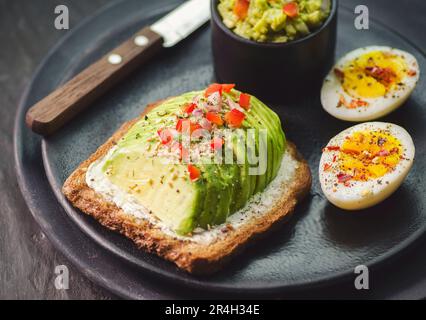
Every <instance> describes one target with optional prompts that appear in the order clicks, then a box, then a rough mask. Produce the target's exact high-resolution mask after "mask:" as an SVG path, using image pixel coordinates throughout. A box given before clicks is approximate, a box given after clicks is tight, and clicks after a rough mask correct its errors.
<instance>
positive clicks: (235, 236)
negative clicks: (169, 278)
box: [63, 100, 311, 274]
mask: <svg viewBox="0 0 426 320" xmlns="http://www.w3.org/2000/svg"><path fill="white" fill-rule="evenodd" d="M163 101H164V100H162V101H158V102H156V103H153V104H150V105H148V106H147V108H146V109H145V111H144V112H143V113H142V114H141V115H140V117H139V118H136V119H134V120H131V121H129V122H126V123H124V124H123V125H122V126H121V128H120V129H118V130H117V131H116V132H115V133H114V134H113V136H112V137H111V138H109V139H108V141H106V142H105V144H103V145H102V146H100V147H99V148H98V150H97V151H96V152H95V153H94V154H92V155H91V156H90V157H89V159H87V160H86V161H84V162H83V163H81V164H80V166H79V167H78V168H77V169H76V170H75V171H74V172H73V173H72V174H71V175H70V176H69V177H68V179H67V180H66V181H65V183H64V186H63V193H64V194H65V196H66V197H67V198H68V200H69V201H70V202H71V203H72V204H73V206H74V207H76V208H78V209H80V210H81V211H83V212H84V213H86V214H88V215H91V216H92V217H94V218H95V219H96V220H98V221H99V222H100V223H101V224H102V225H104V226H105V227H107V228H109V229H111V230H114V231H118V232H120V233H122V234H123V235H125V236H126V237H128V238H130V239H131V240H132V241H133V242H134V243H135V244H136V245H137V246H138V247H139V248H141V249H144V250H146V251H148V252H151V253H155V254H157V255H158V256H160V257H162V258H164V259H167V260H169V261H171V262H173V263H175V264H176V265H177V266H178V267H179V268H180V269H183V270H185V271H187V272H190V273H193V274H210V273H213V272H216V271H218V270H219V269H220V268H221V267H222V266H223V265H224V264H225V263H226V262H227V261H229V260H230V258H231V257H232V256H234V255H235V254H237V253H239V252H241V251H242V250H243V248H244V247H246V245H247V244H248V243H249V242H252V241H253V240H254V239H255V238H258V236H260V235H262V234H264V233H266V232H267V231H269V230H270V229H272V227H273V226H276V225H278V224H279V223H280V222H283V221H286V220H287V218H288V217H290V215H291V213H292V212H293V210H294V207H295V206H296V204H297V203H298V202H299V201H300V200H301V199H302V198H303V197H304V196H305V195H306V194H307V193H308V192H309V189H310V187H311V173H310V170H309V167H308V165H307V163H306V161H305V160H304V159H303V158H302V157H301V155H300V154H299V153H298V152H297V150H296V147H295V146H294V144H292V143H288V147H287V151H286V152H288V157H290V158H291V159H292V160H293V163H294V164H296V165H295V166H294V168H293V172H292V173H291V177H290V178H289V179H287V180H286V181H285V183H284V182H283V183H280V185H278V186H275V187H278V188H279V192H278V193H277V192H275V193H274V194H277V195H278V196H274V197H273V199H272V203H271V204H270V205H269V206H268V209H267V210H263V212H260V213H259V212H257V213H256V214H253V215H251V216H250V217H249V218H247V219H245V220H244V222H243V223H242V224H239V225H238V227H236V228H234V227H232V225H230V224H225V226H222V227H221V228H222V229H221V232H220V234H221V236H220V237H216V238H215V240H213V241H212V242H209V243H200V242H194V241H191V240H188V239H187V238H182V237H179V236H177V237H174V236H172V235H170V234H169V233H166V232H164V231H163V230H162V229H161V228H159V227H158V226H156V225H154V224H152V223H151V222H149V221H148V220H144V219H137V218H135V217H134V216H131V215H129V214H127V213H125V212H124V211H123V210H122V209H120V208H119V207H117V206H116V205H115V204H114V203H112V202H110V201H108V200H106V199H105V198H103V196H102V195H101V194H99V193H97V192H96V191H94V190H93V189H91V188H90V187H89V186H88V185H87V183H86V172H87V170H88V168H89V166H90V164H91V163H93V162H95V161H97V160H98V159H101V158H103V157H104V156H105V155H106V154H107V153H108V151H109V150H110V149H111V148H112V147H113V146H114V145H115V144H116V143H117V141H118V140H119V139H120V138H121V137H122V136H123V135H124V134H125V133H126V132H127V131H128V130H129V128H131V127H132V125H133V124H134V123H136V122H137V121H138V120H139V119H140V118H141V117H143V116H144V115H145V114H146V113H148V112H149V111H151V110H152V109H153V108H155V107H156V106H158V105H159V104H161V103H162V102H163ZM272 183H274V181H273V182H271V184H272ZM263 192H268V189H265V190H264V191H263ZM231 217H232V216H231Z"/></svg>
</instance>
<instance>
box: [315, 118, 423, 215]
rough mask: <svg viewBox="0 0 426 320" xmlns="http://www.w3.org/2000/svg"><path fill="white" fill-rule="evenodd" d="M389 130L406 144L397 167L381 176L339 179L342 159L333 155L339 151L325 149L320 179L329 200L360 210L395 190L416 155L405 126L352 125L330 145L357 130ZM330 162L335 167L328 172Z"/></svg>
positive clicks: (369, 123)
mask: <svg viewBox="0 0 426 320" xmlns="http://www.w3.org/2000/svg"><path fill="white" fill-rule="evenodd" d="M364 130H367V131H368V130H372V131H377V130H388V132H389V133H390V134H391V135H392V136H394V137H395V138H397V139H398V140H399V141H400V142H401V144H402V156H403V157H404V158H405V159H401V160H400V161H399V162H398V164H397V165H396V167H395V169H394V170H393V171H392V172H390V173H387V174H385V175H384V176H382V177H379V178H377V179H370V180H368V181H355V180H354V181H352V180H351V181H350V186H345V185H344V184H343V183H338V182H337V174H338V173H339V172H340V170H339V162H338V161H335V162H333V157H334V156H335V155H338V154H339V151H326V152H323V154H322V156H321V160H320V164H319V180H320V183H321V189H322V191H323V193H324V195H325V196H326V197H327V199H328V200H329V201H330V202H331V203H333V204H334V205H336V206H337V207H339V208H342V209H346V210H359V209H365V208H368V207H371V206H374V205H376V204H378V203H380V202H382V201H383V200H384V199H386V198H387V197H389V196H390V195H391V194H392V193H393V192H395V191H396V190H397V189H398V188H399V186H400V185H401V184H402V182H403V181H404V179H405V177H406V176H407V174H408V172H409V171H410V169H411V167H412V165H413V160H414V154H415V147H414V143H413V140H412V138H411V136H410V134H409V133H408V132H407V131H406V130H405V129H404V128H402V127H400V126H397V125H395V124H392V123H384V122H366V123H362V124H358V125H355V126H353V127H350V128H348V129H346V130H344V131H342V132H340V133H339V134H338V135H337V136H335V137H334V138H332V139H331V140H330V141H329V142H328V144H327V146H342V144H343V142H344V140H345V137H347V136H350V135H352V134H353V133H355V132H357V131H364ZM326 163H327V164H330V165H331V168H330V169H329V170H327V171H324V165H325V164H326Z"/></svg>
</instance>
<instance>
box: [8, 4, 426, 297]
mask: <svg viewBox="0 0 426 320" xmlns="http://www.w3.org/2000/svg"><path fill="white" fill-rule="evenodd" d="M111 1H113V0H91V1H84V0H61V1H55V0H38V1H37V4H36V3H35V2H28V1H25V0H15V1H9V0H0V43H1V46H0V48H1V49H0V92H1V94H0V150H1V152H0V153H1V156H0V298H3V299H16V298H18V299H19V298H21V299H93V298H96V299H109V298H114V297H113V296H112V295H110V294H109V293H107V292H105V291H104V290H103V289H100V288H99V287H97V286H96V285H94V284H92V283H91V282H90V281H88V280H86V279H85V278H84V277H82V276H81V275H80V274H79V273H78V272H77V271H76V270H75V269H74V268H73V267H72V266H71V265H70V263H68V262H67V261H66V259H64V258H63V256H62V255H61V254H60V253H59V252H57V251H56V250H55V249H54V248H53V247H52V245H51V244H50V243H49V241H48V240H47V239H46V238H45V237H44V236H43V234H42V233H41V232H40V229H39V228H38V226H37V225H36V224H35V222H34V221H33V220H32V217H31V215H30V213H29V212H28V209H27V208H26V204H25V203H24V201H23V199H22V197H21V195H20V191H19V188H18V186H17V183H16V178H15V171H14V163H13V156H12V153H13V150H12V127H13V119H14V114H15V110H16V106H17V103H18V100H19V97H20V95H21V93H22V91H23V89H24V87H25V84H26V83H27V82H28V81H29V78H30V76H31V74H32V73H33V72H34V70H35V68H36V67H37V65H38V64H39V62H40V61H41V59H42V58H43V57H44V55H45V54H46V53H47V51H48V50H49V48H51V47H52V45H54V44H55V43H56V42H57V40H58V39H59V38H60V37H62V36H64V35H65V34H66V31H57V30H56V29H55V28H54V27H53V20H54V13H53V10H54V7H55V6H56V5H59V4H65V5H67V6H68V8H69V9H70V26H71V28H72V27H74V26H75V25H76V24H77V23H78V22H79V21H81V20H82V19H84V18H85V17H87V16H90V14H92V13H93V12H95V11H96V10H98V9H99V8H101V6H104V5H106V4H108V3H109V2H111ZM359 3H360V2H359V1H357V0H346V1H345V0H342V1H341V5H343V6H346V7H353V6H354V5H355V4H359ZM363 3H365V4H368V6H369V8H370V14H371V15H372V16H374V18H375V19H376V20H379V21H381V22H383V23H384V24H386V25H390V26H392V28H393V29H395V30H398V31H399V32H400V33H401V34H404V35H405V36H406V37H408V38H409V39H411V41H412V42H413V43H415V44H416V45H417V46H418V47H419V48H420V49H421V50H423V52H425V51H426V35H425V33H424V32H421V31H420V30H423V29H424V27H425V22H424V15H423V14H422V13H424V12H426V2H425V1H423V0H411V1H405V2H404V5H403V6H404V8H403V10H401V9H402V8H401V2H390V1H386V0H369V1H363ZM141 5H143V4H141ZM419 13H420V14H419ZM425 246H426V241H422V242H421V243H419V244H418V245H417V246H416V247H415V248H413V249H412V250H410V252H408V253H407V254H406V255H404V256H403V257H401V258H400V259H399V260H397V261H396V262H395V261H394V264H396V265H393V266H389V267H386V268H384V269H382V272H381V274H380V275H378V277H377V278H375V281H374V282H373V283H372V285H373V286H372V287H373V288H372V290H371V292H370V293H369V294H367V295H366V296H365V297H371V298H374V297H389V298H424V297H426V277H425V274H424V270H426V257H424V258H423V257H421V256H422V255H423V254H422V255H420V254H419V253H420V252H421V253H423V252H424V247H425ZM423 256H424V255H423ZM60 264H66V265H67V266H68V267H69V269H70V276H71V279H70V289H69V290H66V291H64V290H62V291H61V290H56V289H55V287H54V276H55V275H54V267H55V266H56V265H60ZM375 284H377V286H375ZM329 296H331V297H333V294H332V293H327V292H324V297H329Z"/></svg>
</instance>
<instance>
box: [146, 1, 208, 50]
mask: <svg viewBox="0 0 426 320" xmlns="http://www.w3.org/2000/svg"><path fill="white" fill-rule="evenodd" d="M209 5H210V0H192V1H188V2H186V3H184V4H183V5H181V6H180V7H179V8H177V9H176V10H174V11H172V12H171V13H169V14H168V15H166V16H165V17H164V18H162V19H160V20H158V21H157V22H156V23H154V24H153V25H151V30H153V31H154V32H156V33H158V34H160V35H161V36H162V37H163V39H164V44H163V46H164V47H171V46H174V45H175V44H176V43H178V42H179V41H181V40H183V39H185V38H186V37H187V36H189V35H190V34H191V33H192V32H193V31H194V30H196V29H198V28H199V27H201V26H202V25H203V24H204V23H206V22H207V21H208V20H209V19H210V8H209Z"/></svg>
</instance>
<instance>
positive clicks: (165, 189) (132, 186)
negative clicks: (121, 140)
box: [103, 150, 204, 234]
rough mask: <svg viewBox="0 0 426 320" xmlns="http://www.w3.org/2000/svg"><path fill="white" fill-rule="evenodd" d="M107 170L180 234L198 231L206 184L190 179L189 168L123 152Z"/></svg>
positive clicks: (106, 166)
mask: <svg viewBox="0 0 426 320" xmlns="http://www.w3.org/2000/svg"><path fill="white" fill-rule="evenodd" d="M103 171H104V172H105V174H106V175H107V177H108V178H109V180H110V181H111V182H112V183H114V184H115V185H116V186H118V187H120V188H121V189H122V190H124V191H126V192H128V193H130V194H132V195H133V196H134V197H135V198H136V199H137V200H138V201H139V202H140V203H141V204H142V205H143V206H144V207H146V208H147V209H148V210H149V211H151V212H153V213H155V216H157V217H158V218H159V219H160V220H161V221H163V222H164V223H165V224H167V225H168V226H169V227H170V228H172V229H173V230H176V232H177V233H179V234H186V233H188V232H191V231H192V230H193V229H194V228H195V225H196V221H197V219H196V218H197V214H198V213H199V209H200V203H202V201H201V198H202V197H203V192H204V190H203V188H204V185H203V183H202V182H201V181H199V182H198V181H197V182H192V181H190V180H189V179H188V174H187V172H186V166H184V165H181V164H170V165H165V164H164V163H162V162H161V160H159V159H158V158H147V157H145V156H144V155H143V154H142V153H140V152H132V151H130V152H124V150H122V152H119V153H117V154H116V155H115V156H114V157H112V158H111V159H110V160H108V161H107V162H106V163H105V165H104V167H103ZM165 197H167V199H165Z"/></svg>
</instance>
